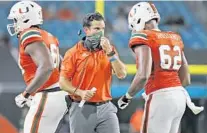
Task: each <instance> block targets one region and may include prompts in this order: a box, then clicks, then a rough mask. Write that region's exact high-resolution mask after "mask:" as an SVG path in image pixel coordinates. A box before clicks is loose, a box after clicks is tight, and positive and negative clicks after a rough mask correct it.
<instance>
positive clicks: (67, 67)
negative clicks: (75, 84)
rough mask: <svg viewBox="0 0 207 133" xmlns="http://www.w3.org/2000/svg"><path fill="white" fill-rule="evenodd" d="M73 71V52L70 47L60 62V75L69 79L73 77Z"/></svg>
mask: <svg viewBox="0 0 207 133" xmlns="http://www.w3.org/2000/svg"><path fill="white" fill-rule="evenodd" d="M74 73H75V56H74V52H73V51H72V50H71V49H70V50H69V51H67V52H66V54H65V56H64V58H63V61H62V64H61V72H60V75H61V76H62V77H65V78H67V79H69V80H71V79H72V78H73V75H74Z"/></svg>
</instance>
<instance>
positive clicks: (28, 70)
mask: <svg viewBox="0 0 207 133" xmlns="http://www.w3.org/2000/svg"><path fill="white" fill-rule="evenodd" d="M33 42H42V43H43V44H45V45H46V46H47V48H48V49H49V51H50V52H51V56H52V59H53V61H54V70H53V72H52V74H51V76H50V78H49V79H48V81H47V82H46V83H45V84H43V85H42V86H41V87H40V88H39V89H38V91H40V90H43V89H46V88H48V87H51V86H53V85H54V84H56V83H57V82H58V80H59V68H58V66H59V48H58V45H59V44H58V40H57V39H56V38H55V37H54V36H52V35H51V34H50V33H48V32H47V31H44V30H41V29H38V28H29V29H27V30H25V31H23V32H21V34H20V36H19V67H20V69H21V70H22V74H23V77H24V81H25V82H26V84H27V85H28V84H29V83H30V82H31V81H32V79H33V78H34V76H35V73H36V70H37V66H36V64H35V62H34V61H33V60H32V58H31V57H30V56H29V55H28V54H27V53H25V48H26V47H27V46H28V45H30V44H31V45H32V43H33Z"/></svg>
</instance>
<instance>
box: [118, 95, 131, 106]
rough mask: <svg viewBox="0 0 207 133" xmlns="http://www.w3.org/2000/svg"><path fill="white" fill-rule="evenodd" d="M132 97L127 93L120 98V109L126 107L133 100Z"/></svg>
mask: <svg viewBox="0 0 207 133" xmlns="http://www.w3.org/2000/svg"><path fill="white" fill-rule="evenodd" d="M131 99H132V97H131V96H130V95H129V94H128V93H127V94H126V95H124V96H122V97H121V98H120V99H119V100H118V106H119V108H120V109H125V108H126V107H127V106H128V105H129V103H130V102H131Z"/></svg>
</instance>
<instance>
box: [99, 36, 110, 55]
mask: <svg viewBox="0 0 207 133" xmlns="http://www.w3.org/2000/svg"><path fill="white" fill-rule="evenodd" d="M100 45H101V47H102V49H103V50H104V51H105V52H106V54H109V53H110V52H111V51H112V50H113V49H112V46H111V44H110V41H109V39H108V38H106V37H101V43H100Z"/></svg>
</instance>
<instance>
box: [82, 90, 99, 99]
mask: <svg viewBox="0 0 207 133" xmlns="http://www.w3.org/2000/svg"><path fill="white" fill-rule="evenodd" d="M95 93H96V91H94V90H81V91H80V97H81V100H85V101H88V100H89V99H91V98H92V97H93V96H94V94H95Z"/></svg>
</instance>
